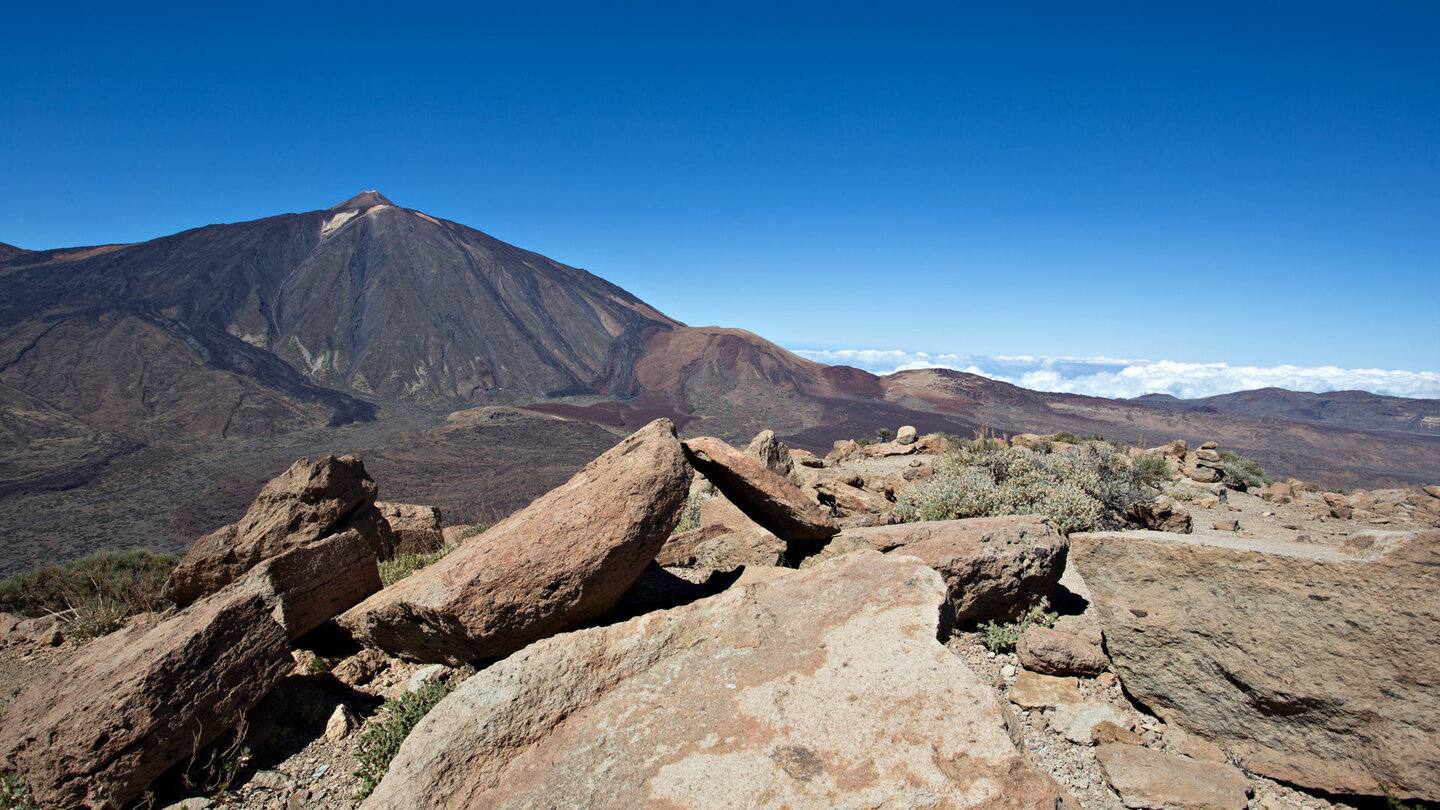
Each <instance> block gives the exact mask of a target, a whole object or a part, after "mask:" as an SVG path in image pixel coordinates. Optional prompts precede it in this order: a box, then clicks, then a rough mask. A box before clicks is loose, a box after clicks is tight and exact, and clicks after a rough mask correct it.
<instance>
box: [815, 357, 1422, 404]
mask: <svg viewBox="0 0 1440 810" xmlns="http://www.w3.org/2000/svg"><path fill="white" fill-rule="evenodd" d="M790 351H793V352H794V353H795V354H798V355H800V356H801V357H804V358H807V359H810V360H814V361H816V362H817V363H825V364H828V365H846V366H855V367H856V368H862V369H864V370H866V371H869V372H872V373H874V374H891V373H894V372H896V371H908V370H911V369H918V368H950V369H955V370H956V371H964V372H968V373H970V374H979V375H981V376H984V377H989V378H991V379H994V380H1000V381H1002V382H1008V383H1013V384H1014V385H1019V386H1021V387H1023V388H1030V389H1033V390H1036V391H1057V392H1063V393H1069V394H1088V395H1090V396H1097V397H1111V398H1115V399H1129V398H1131V397H1138V396H1141V395H1142V394H1170V395H1172V396H1176V397H1179V398H1181V399H1199V398H1202V397H1209V396H1215V395H1217V394H1229V393H1233V392H1235V391H1247V390H1250V389H1253V388H1267V387H1275V388H1285V389H1289V390H1291V391H1311V392H1314V393H1324V392H1326V391H1350V390H1359V391H1370V392H1372V393H1376V394H1386V395H1389V396H1397V397H1417V398H1422V399H1440V373H1436V372H1433V371H1386V370H1382V369H1369V368H1356V369H1345V368H1338V367H1336V366H1319V367H1314V368H1306V367H1303V366H1291V365H1284V366H1271V367H1263V366H1231V365H1229V364H1227V363H1181V362H1176V361H1174V360H1121V359H1116V358H1111V357H1032V356H1027V355H1019V356H1005V355H968V354H930V353H927V352H905V351H899V350H893V349H836V350H812V349H791V350H790Z"/></svg>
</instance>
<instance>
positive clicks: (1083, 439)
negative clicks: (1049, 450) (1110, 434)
mask: <svg viewBox="0 0 1440 810" xmlns="http://www.w3.org/2000/svg"><path fill="white" fill-rule="evenodd" d="M1050 440H1051V441H1056V442H1065V443H1066V444H1086V443H1087V442H1103V441H1105V437H1104V436H1101V435H1100V434H1098V433H1092V434H1090V435H1089V436H1080V435H1077V434H1075V433H1074V432H1072V431H1069V430H1062V431H1060V432H1059V433H1056V434H1055V435H1054V436H1051V437H1050Z"/></svg>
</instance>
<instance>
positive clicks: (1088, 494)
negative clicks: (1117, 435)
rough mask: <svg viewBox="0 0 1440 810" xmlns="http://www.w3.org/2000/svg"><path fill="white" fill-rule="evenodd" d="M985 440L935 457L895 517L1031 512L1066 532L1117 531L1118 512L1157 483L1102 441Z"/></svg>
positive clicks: (898, 505)
mask: <svg viewBox="0 0 1440 810" xmlns="http://www.w3.org/2000/svg"><path fill="white" fill-rule="evenodd" d="M985 444H986V443H983V442H976V443H974V444H971V445H970V446H964V447H959V448H957V449H955V450H953V451H951V452H950V453H948V454H946V455H945V456H943V457H941V458H940V460H939V461H937V462H936V464H935V475H934V477H933V478H932V479H931V480H930V481H926V482H923V483H918V484H914V485H912V486H910V487H909V488H907V489H906V490H905V491H904V493H902V494H901V496H900V498H899V499H898V500H897V501H896V505H895V517H896V518H897V519H899V520H902V521H906V522H911V521H917V520H953V519H956V518H967V517H987V516H999V515H1032V514H1039V515H1044V516H1046V517H1048V518H1050V520H1051V521H1053V522H1054V523H1055V526H1056V528H1057V529H1059V530H1060V531H1061V532H1064V533H1066V534H1069V533H1070V532H1076V531H1090V530H1094V529H1107V528H1119V527H1121V526H1123V525H1124V524H1125V512H1126V510H1127V509H1128V508H1129V507H1130V506H1131V505H1132V504H1134V503H1136V502H1137V501H1142V500H1147V499H1149V498H1152V497H1154V495H1155V491H1156V487H1157V486H1158V484H1159V478H1158V477H1157V476H1155V475H1154V474H1153V471H1150V470H1146V469H1143V468H1141V467H1140V466H1138V465H1136V464H1134V463H1133V462H1132V461H1131V459H1130V458H1129V457H1128V456H1125V455H1124V454H1121V453H1116V452H1115V451H1114V448H1113V447H1111V446H1109V445H1105V444H1087V445H1081V446H1080V447H1079V448H1078V451H1077V452H1075V453H1062V454H1049V455H1047V454H1043V453H1037V452H1035V451H1033V450H1028V449H1026V448H1023V447H1009V448H998V447H988V446H985Z"/></svg>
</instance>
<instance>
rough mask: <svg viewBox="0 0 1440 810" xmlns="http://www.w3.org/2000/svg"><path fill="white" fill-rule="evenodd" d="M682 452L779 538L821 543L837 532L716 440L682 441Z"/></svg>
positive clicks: (812, 507)
mask: <svg viewBox="0 0 1440 810" xmlns="http://www.w3.org/2000/svg"><path fill="white" fill-rule="evenodd" d="M685 451H686V456H687V457H688V458H689V459H690V463H691V464H693V465H694V466H695V469H696V470H697V471H698V472H699V473H700V474H701V475H704V476H705V477H706V478H708V479H709V480H710V481H711V483H713V484H715V487H716V489H719V490H720V492H721V493H722V494H724V496H725V497H726V498H727V499H729V500H730V502H731V503H733V504H735V505H736V506H738V507H740V510H741V511H742V512H744V513H745V514H746V515H748V516H749V517H750V519H751V520H753V521H755V522H756V523H758V524H759V525H761V526H763V527H765V528H766V529H767V530H769V531H770V532H773V533H774V534H775V535H776V536H777V537H779V538H781V539H782V540H786V541H797V540H824V539H825V538H827V537H830V536H832V535H834V534H835V533H836V532H838V531H839V530H840V527H839V526H837V525H836V524H835V521H834V519H833V518H831V517H830V515H828V514H826V513H825V510H823V509H821V508H820V507H819V506H818V505H817V504H816V503H814V502H813V501H811V500H810V499H809V498H807V497H805V493H803V492H801V491H800V488H799V487H797V486H795V485H794V484H792V483H790V482H789V481H788V480H786V479H784V478H781V477H780V476H778V475H776V474H775V473H774V472H772V471H771V470H770V469H769V468H767V467H765V466H763V465H762V464H760V462H759V461H757V460H755V459H754V458H751V457H750V456H747V455H745V454H744V453H742V452H740V451H739V450H736V449H735V448H733V447H731V446H730V445H728V444H726V443H724V442H722V441H720V440H719V439H715V438H711V437H708V436H704V437H700V438H696V439H686V440H685Z"/></svg>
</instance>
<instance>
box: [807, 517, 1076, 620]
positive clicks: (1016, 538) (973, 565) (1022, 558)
mask: <svg viewBox="0 0 1440 810" xmlns="http://www.w3.org/2000/svg"><path fill="white" fill-rule="evenodd" d="M1068 548H1069V543H1068V542H1067V541H1066V539H1065V535H1063V534H1061V533H1060V532H1059V531H1058V530H1057V529H1056V528H1055V527H1054V526H1053V525H1052V524H1051V523H1050V521H1049V520H1048V519H1046V518H1045V517H1043V516H1041V515H1007V516H1005V517H981V518H964V519H962V520H935V521H922V522H918V523H897V524H894V525H890V526H872V527H866V528H853V529H846V530H845V531H844V532H842V533H841V534H839V535H837V536H836V537H835V538H834V539H832V540H831V541H830V544H829V545H827V546H826V547H825V549H824V550H823V551H821V553H820V554H818V555H816V556H814V557H812V558H810V559H807V560H806V561H805V562H804V563H803V564H802V565H804V566H810V565H816V564H819V563H820V562H823V561H825V560H828V559H831V558H834V557H837V556H839V555H842V554H847V553H849V552H852V551H856V550H859V549H874V550H875V551H885V552H895V553H898V554H908V555H911V556H915V557H919V558H920V559H922V560H924V561H925V564H926V565H929V566H930V567H931V568H934V569H935V570H936V571H939V572H940V576H942V577H944V579H945V587H946V592H947V595H948V597H947V598H948V602H949V604H950V606H951V608H952V609H953V610H954V619H955V621H956V622H959V623H969V622H978V621H986V620H988V619H994V620H998V621H1010V620H1013V619H1015V618H1017V617H1019V616H1020V614H1022V613H1024V612H1025V611H1026V610H1028V609H1029V608H1030V606H1031V605H1034V604H1035V603H1036V602H1038V601H1040V600H1041V599H1043V598H1045V597H1046V596H1049V595H1050V591H1052V590H1054V588H1055V583H1057V582H1059V581H1060V575H1061V574H1062V573H1063V572H1064V571H1065V554H1066V550H1067V549H1068Z"/></svg>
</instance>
